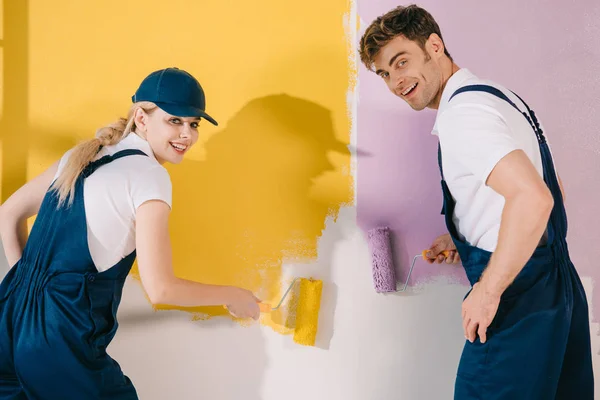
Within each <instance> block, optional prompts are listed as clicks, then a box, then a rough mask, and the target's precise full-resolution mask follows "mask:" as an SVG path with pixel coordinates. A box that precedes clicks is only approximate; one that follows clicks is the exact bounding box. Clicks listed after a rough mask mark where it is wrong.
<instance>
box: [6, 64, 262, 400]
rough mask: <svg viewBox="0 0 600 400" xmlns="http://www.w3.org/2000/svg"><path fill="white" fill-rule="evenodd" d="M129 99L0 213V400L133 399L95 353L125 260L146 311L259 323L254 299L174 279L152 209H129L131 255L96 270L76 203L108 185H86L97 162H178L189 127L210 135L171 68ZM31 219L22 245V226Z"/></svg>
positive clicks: (112, 326) (199, 96)
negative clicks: (1, 270)
mask: <svg viewBox="0 0 600 400" xmlns="http://www.w3.org/2000/svg"><path fill="white" fill-rule="evenodd" d="M132 100H133V105H132V107H131V110H130V113H129V117H128V119H127V120H124V119H123V120H121V121H119V122H118V123H115V124H113V125H111V126H109V127H106V128H103V129H100V130H99V131H98V133H97V135H96V136H97V137H96V138H95V139H92V140H90V141H87V142H84V143H82V144H80V145H78V146H77V147H75V148H74V149H73V150H72V152H71V154H70V156H69V158H68V162H67V163H66V165H65V166H64V169H63V170H62V171H60V173H58V175H56V174H57V171H58V164H59V163H58V162H57V163H56V164H54V165H53V166H51V167H50V168H49V169H48V170H47V171H45V172H44V173H42V174H41V175H40V176H38V177H36V178H35V179H33V180H32V181H31V182H28V183H27V184H26V185H24V186H23V187H22V188H20V189H19V190H18V191H17V192H15V193H14V194H13V195H12V196H11V197H10V198H9V199H8V200H7V201H6V202H5V203H4V204H3V205H2V207H0V221H1V224H0V228H1V229H0V232H1V235H2V243H3V246H4V249H5V254H6V257H7V260H8V262H9V264H10V265H12V268H11V269H10V270H9V272H8V274H7V275H6V277H5V278H4V280H3V281H2V283H1V284H0V400H8V399H11V400H14V399H36V400H46V399H47V400H58V399H60V400H84V399H85V400H90V399H137V394H136V390H135V389H134V387H133V385H132V383H131V381H130V380H129V378H128V377H127V376H126V375H124V374H123V372H122V371H121V369H120V367H119V364H118V363H117V362H116V361H114V360H113V359H112V358H111V357H110V356H109V355H108V354H107V353H106V348H107V346H108V344H109V343H110V342H111V340H112V338H113V337H114V335H115V332H116V329H117V320H116V315H117V308H118V306H119V303H120V300H121V293H122V289H123V284H124V282H125V278H126V277H127V275H128V273H129V271H130V268H131V266H132V263H133V262H134V259H135V258H136V256H137V258H138V265H139V270H140V276H141V280H142V284H143V287H144V290H145V291H146V293H147V294H148V297H149V298H150V300H151V301H152V302H153V303H161V304H165V303H167V304H173V305H180V306H202V305H226V306H227V308H228V309H229V311H230V313H231V314H232V315H234V316H237V317H241V318H247V317H251V318H254V319H256V318H258V316H259V308H258V305H257V302H258V301H259V299H257V298H256V297H255V296H254V295H253V294H252V293H251V292H249V291H247V290H245V289H242V288H237V287H232V286H215V285H205V284H201V283H197V282H191V281H187V280H183V279H179V278H177V277H175V276H174V274H173V268H172V264H171V257H170V255H171V249H170V245H169V241H168V222H167V221H168V214H169V210H170V206H169V205H167V204H165V202H164V201H147V202H144V203H143V204H141V205H136V208H135V210H134V211H133V212H134V213H135V214H134V216H133V218H132V220H131V221H129V223H130V226H129V227H127V228H129V229H131V230H132V232H134V234H135V235H134V236H135V245H136V248H134V250H133V251H131V252H130V253H129V254H126V255H125V256H123V257H122V258H121V259H120V261H118V262H117V263H116V264H114V265H112V267H110V268H106V269H104V270H99V269H98V268H97V265H96V264H95V262H94V260H93V258H92V255H91V253H90V247H89V246H88V244H89V241H88V230H87V221H88V219H86V217H88V216H89V215H90V213H93V212H94V210H93V209H92V210H90V209H87V204H91V201H92V200H94V199H87V200H86V201H84V192H85V190H84V188H85V189H86V190H87V189H88V188H89V186H87V185H91V184H92V183H93V184H95V185H103V186H102V187H100V188H99V189H100V192H97V193H103V192H106V191H108V189H109V188H110V187H109V185H111V183H112V182H108V181H107V180H105V181H104V182H98V181H97V180H96V181H94V182H91V180H90V181H88V178H89V177H90V176H91V175H92V174H94V173H95V172H96V171H97V170H98V169H101V168H103V167H104V168H107V167H106V165H107V164H109V163H115V164H113V166H114V167H115V168H116V167H117V165H119V167H118V168H119V169H118V170H117V172H118V171H119V170H121V169H123V168H124V165H125V164H126V163H127V161H134V160H135V157H140V159H138V160H137V161H139V160H142V161H145V162H147V161H148V160H149V158H150V157H151V158H152V160H156V163H157V164H163V163H166V162H169V163H179V162H180V161H181V160H182V158H183V156H184V154H185V152H187V150H189V148H190V147H191V146H192V145H193V144H194V143H196V141H197V139H198V131H197V128H198V123H199V122H200V120H201V119H206V120H208V121H210V122H211V123H213V124H215V125H216V124H217V123H216V121H215V120H214V119H213V118H211V117H210V116H209V115H208V114H207V113H206V111H205V97H204V91H203V90H202V87H201V86H200V84H199V83H198V81H197V80H196V79H195V78H194V77H193V76H191V75H190V74H188V73H187V72H185V71H183V70H180V69H177V68H167V69H163V70H160V71H155V72H153V73H151V74H150V75H149V76H147V77H146V78H145V79H144V80H143V82H142V83H141V85H140V86H139V88H138V90H137V91H136V93H135V95H134V96H133V98H132ZM131 135H133V136H131ZM135 141H143V143H144V146H145V147H143V148H146V149H148V150H147V151H146V152H144V151H142V150H140V149H139V148H135V147H132V148H123V145H124V144H127V143H134V142H135ZM119 145H120V146H121V147H120V150H119V151H115V149H116V148H118V147H116V146H119ZM147 153H152V154H147ZM141 157H148V158H147V159H141ZM137 161H136V162H137ZM55 176H57V178H56V179H54V177H55ZM133 183H134V182H127V184H128V185H132V184H133ZM137 183H138V184H139V182H137ZM152 183H154V182H152ZM96 189H98V188H96ZM113 189H114V188H113ZM169 189H170V187H169ZM121 195H122V197H123V199H125V201H126V204H129V203H133V202H132V201H131V199H129V201H128V200H127V196H129V195H130V194H129V193H128V192H127V189H124V190H123V191H122V193H121ZM118 200H119V199H109V200H107V201H115V202H117V201H118ZM86 213H87V214H86ZM36 214H37V217H36V220H35V223H34V225H33V228H32V230H31V233H30V235H29V238H27V235H26V229H25V227H26V225H25V224H26V220H27V218H29V217H30V216H33V215H36ZM117 228H119V229H121V228H122V227H116V226H115V229H117Z"/></svg>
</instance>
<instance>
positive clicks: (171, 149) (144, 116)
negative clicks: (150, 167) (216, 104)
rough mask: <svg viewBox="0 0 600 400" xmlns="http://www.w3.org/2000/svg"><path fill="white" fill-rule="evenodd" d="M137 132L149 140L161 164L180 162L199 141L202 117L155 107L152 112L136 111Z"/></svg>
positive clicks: (139, 109)
mask: <svg viewBox="0 0 600 400" xmlns="http://www.w3.org/2000/svg"><path fill="white" fill-rule="evenodd" d="M134 118H135V126H136V133H138V134H139V135H140V136H142V137H143V138H144V139H146V140H147V141H148V143H149V144H150V147H151V148H152V152H153V153H154V156H155V157H156V159H157V160H158V162H160V163H161V164H164V163H165V162H169V163H171V164H179V163H180V162H181V161H182V160H183V156H184V155H185V153H187V152H188V150H189V149H190V148H191V147H192V146H193V145H194V144H195V143H196V142H197V141H198V125H199V123H200V117H177V116H174V115H171V114H168V113H166V112H165V111H163V110H162V109H160V108H158V107H157V108H155V109H154V110H152V112H150V113H146V112H144V111H143V110H142V109H141V108H138V109H137V110H136V111H135V117H134Z"/></svg>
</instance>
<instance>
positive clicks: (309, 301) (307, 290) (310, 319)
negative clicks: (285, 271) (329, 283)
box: [294, 279, 323, 346]
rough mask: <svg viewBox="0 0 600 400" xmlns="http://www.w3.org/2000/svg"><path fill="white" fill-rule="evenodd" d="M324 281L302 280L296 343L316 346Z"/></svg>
mask: <svg viewBox="0 0 600 400" xmlns="http://www.w3.org/2000/svg"><path fill="white" fill-rule="evenodd" d="M322 291H323V281H320V280H313V279H301V280H300V298H299V300H298V310H297V313H296V328H295V330H294V342H296V343H298V344H301V345H304V346H314V345H315V341H316V338H317V329H318V326H319V309H320V308H321V293H322Z"/></svg>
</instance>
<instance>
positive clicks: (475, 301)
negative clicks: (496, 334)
mask: <svg viewBox="0 0 600 400" xmlns="http://www.w3.org/2000/svg"><path fill="white" fill-rule="evenodd" d="M499 304H500V296H499V295H497V294H495V293H492V292H490V291H488V290H486V287H485V286H482V285H481V283H476V284H475V285H473V289H472V290H471V293H469V295H468V296H467V298H466V299H465V301H464V302H463V305H462V320H463V330H464V332H465V338H466V339H467V340H468V341H469V342H471V343H473V342H474V341H475V338H476V337H477V335H479V340H480V341H481V343H485V342H486V340H487V328H488V326H490V324H491V323H492V321H493V320H494V317H495V316H496V312H497V311H498V305H499Z"/></svg>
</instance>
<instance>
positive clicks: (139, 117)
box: [133, 107, 148, 134]
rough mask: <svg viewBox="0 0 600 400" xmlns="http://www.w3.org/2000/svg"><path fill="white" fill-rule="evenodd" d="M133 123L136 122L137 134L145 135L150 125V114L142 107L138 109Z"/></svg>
mask: <svg viewBox="0 0 600 400" xmlns="http://www.w3.org/2000/svg"><path fill="white" fill-rule="evenodd" d="M133 121H134V122H135V127H136V128H137V129H136V131H137V133H140V134H145V133H146V129H147V125H148V114H146V112H145V111H144V110H142V108H141V107H138V108H136V110H135V112H134V114H133Z"/></svg>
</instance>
